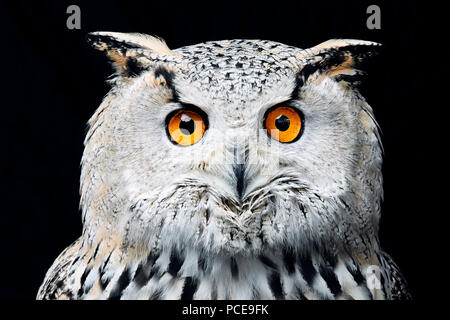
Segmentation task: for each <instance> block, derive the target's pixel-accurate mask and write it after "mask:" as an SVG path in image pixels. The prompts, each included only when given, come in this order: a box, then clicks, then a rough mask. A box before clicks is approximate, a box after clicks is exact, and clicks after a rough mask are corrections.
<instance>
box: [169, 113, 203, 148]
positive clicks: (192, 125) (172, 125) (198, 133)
mask: <svg viewBox="0 0 450 320" xmlns="http://www.w3.org/2000/svg"><path fill="white" fill-rule="evenodd" d="M167 121H168V123H167V133H168V135H169V137H170V139H171V141H172V142H174V143H176V144H179V145H182V146H190V145H193V144H194V143H196V142H198V141H199V140H200V139H201V138H202V137H203V135H204V133H205V130H206V115H204V114H202V112H200V111H199V112H197V111H195V110H191V109H182V110H178V111H176V112H175V113H173V114H171V115H169V117H168V118H167Z"/></svg>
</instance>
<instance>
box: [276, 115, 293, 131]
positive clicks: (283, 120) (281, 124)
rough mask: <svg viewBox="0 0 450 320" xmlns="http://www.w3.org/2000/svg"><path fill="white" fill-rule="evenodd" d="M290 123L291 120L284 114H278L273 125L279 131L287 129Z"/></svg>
mask: <svg viewBox="0 0 450 320" xmlns="http://www.w3.org/2000/svg"><path fill="white" fill-rule="evenodd" d="M290 125H291V121H290V120H289V118H288V117H286V116H285V115H281V116H278V117H277V118H276V119H275V127H277V129H278V130H280V131H286V130H287V129H289V126H290Z"/></svg>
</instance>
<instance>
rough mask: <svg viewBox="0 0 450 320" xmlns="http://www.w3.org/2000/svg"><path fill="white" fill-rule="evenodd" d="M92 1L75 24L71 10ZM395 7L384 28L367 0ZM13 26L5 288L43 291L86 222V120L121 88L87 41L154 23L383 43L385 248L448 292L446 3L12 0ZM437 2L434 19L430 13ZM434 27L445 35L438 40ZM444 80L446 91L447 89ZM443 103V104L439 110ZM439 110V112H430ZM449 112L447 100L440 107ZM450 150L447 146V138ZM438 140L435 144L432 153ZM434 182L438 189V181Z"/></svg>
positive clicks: (179, 42) (371, 70)
mask: <svg viewBox="0 0 450 320" xmlns="http://www.w3.org/2000/svg"><path fill="white" fill-rule="evenodd" d="M70 4H77V5H79V6H80V8H81V30H68V29H67V27H66V19H67V18H68V16H69V15H68V14H66V8H67V7H68V6H69V5H70ZM370 4H377V5H379V6H380V8H381V30H369V29H367V27H366V19H367V18H368V14H367V13H366V8H367V7H368V5H370ZM0 10H1V11H0V23H1V30H2V49H1V52H2V59H1V60H0V61H1V63H2V65H1V67H0V70H1V71H2V83H4V84H3V85H2V89H3V92H2V98H1V101H2V106H1V123H2V124H1V137H2V138H3V144H2V148H1V166H0V173H1V176H0V178H1V189H0V196H1V215H2V216H1V242H0V243H1V244H2V248H1V252H2V255H1V268H2V272H1V280H0V288H1V290H0V298H2V299H34V297H35V295H36V292H37V289H38V287H39V285H40V283H41V282H42V280H43V278H44V275H45V272H46V271H47V269H48V268H49V267H50V265H51V264H52V262H53V260H54V259H55V258H56V256H57V255H58V254H59V253H60V252H61V251H62V250H63V249H64V248H65V247H66V246H68V245H69V244H70V243H71V242H73V241H74V240H75V239H76V238H77V237H79V236H80V234H81V216H80V213H79V210H78V202H79V194H78V187H79V175H80V166H79V163H80V159H81V154H82V150H83V145H82V143H83V138H84V134H85V130H86V122H87V120H88V119H89V117H90V116H91V115H92V114H93V112H94V111H95V109H96V108H97V106H98V105H99V104H100V102H101V100H102V98H103V96H104V95H105V94H106V93H107V91H108V86H107V85H106V84H105V82H104V80H105V79H106V77H107V76H109V75H110V74H111V73H112V70H111V68H110V66H109V65H108V63H107V62H106V58H105V57H103V55H102V54H101V53H99V52H96V51H94V50H93V49H91V48H89V47H88V46H87V45H86V44H85V35H86V33H88V32H91V31H120V32H142V33H148V34H152V35H157V36H160V37H162V38H164V39H165V40H166V42H167V44H168V45H169V47H171V48H177V47H180V46H184V45H190V44H195V43H198V42H203V41H208V40H222V39H231V38H250V39H268V40H274V41H278V42H283V43H286V44H289V45H292V46H297V47H300V48H308V47H311V46H314V45H316V44H318V43H320V42H322V41H325V40H328V39H331V38H354V39H365V40H372V41H377V42H381V43H382V44H383V45H384V47H383V50H382V53H381V54H380V55H379V56H378V57H376V58H375V59H374V60H373V62H372V63H371V64H369V66H368V74H369V76H368V78H367V79H366V81H365V83H364V85H363V86H362V88H361V90H362V92H363V94H364V96H365V97H366V99H367V101H368V102H369V104H371V106H372V107H373V108H374V111H375V115H376V118H377V120H378V122H379V124H380V126H381V128H382V131H383V137H382V138H383V143H384V147H385V162H384V167H383V172H384V179H385V183H384V186H385V201H384V204H383V208H382V220H381V229H380V238H381V244H382V247H383V248H384V249H385V250H386V251H387V252H388V253H390V254H391V255H392V256H393V258H394V259H395V260H396V261H397V263H398V264H399V265H400V267H401V269H402V270H403V273H404V274H405V277H406V278H407V280H408V281H409V284H410V287H411V289H412V292H413V295H414V298H416V299H429V298H434V297H436V296H437V294H435V293H434V292H433V291H432V290H433V289H432V288H431V285H432V283H434V284H436V281H437V282H438V283H439V280H436V278H435V277H436V274H437V273H438V271H439V267H438V265H439V263H438V262H437V261H439V259H441V258H443V256H442V253H440V254H437V253H435V252H434V250H436V246H435V245H436V243H439V240H438V235H437V230H436V229H435V224H436V223H437V224H439V220H434V219H433V217H432V215H439V216H440V215H444V214H445V213H444V211H443V210H439V209H435V207H434V205H433V203H435V202H436V201H439V199H436V195H437V191H436V186H434V185H433V184H432V182H431V180H430V175H431V173H430V171H429V170H428V169H429V167H430V163H431V161H430V157H432V156H431V155H432V154H434V155H436V152H435V150H434V146H432V145H431V144H430V141H434V140H435V139H433V138H432V137H430V129H431V127H433V126H432V125H431V123H432V122H433V121H434V119H435V118H436V115H437V118H439V116H440V114H441V111H440V110H442V109H443V108H445V105H444V104H442V103H438V102H437V101H435V100H434V99H436V98H434V94H433V92H432V91H431V89H430V88H429V87H428V85H429V84H438V83H440V82H443V78H444V75H445V74H448V72H449V65H448V63H446V62H445V61H446V60H443V59H439V58H438V56H439V57H448V47H447V46H446V44H445V42H447V41H448V27H447V26H446V24H445V21H441V22H442V25H439V26H437V25H436V22H439V21H440V20H439V19H440V18H439V12H442V10H443V8H440V7H432V6H431V7H428V8H422V7H420V6H419V5H417V4H416V3H415V2H395V3H392V2H384V1H370V2H368V1H352V2H350V1H334V2H330V3H326V2H324V1H296V0H294V1H288V2H284V1H278V0H277V1H275V0H273V1H270V2H269V1H267V2H263V1H257V2H256V1H255V2H241V3H232V2H230V1H222V2H215V1H210V2H209V3H202V4H200V3H193V2H192V3H189V2H183V3H175V2H172V1H164V2H163V1H146V2H136V1H108V2H95V3H94V1H75V0H73V1H54V2H48V1H33V2H32V1H29V2H24V1H11V2H4V1H2V2H0ZM425 12H428V13H431V14H432V15H433V17H434V18H432V19H428V20H427V19H426V18H425ZM430 34H434V35H438V36H439V37H441V40H440V41H438V42H434V41H432V40H431V38H430ZM434 90H437V89H436V87H434ZM439 108H441V109H439ZM431 109H433V112H434V116H433V118H430V117H429V116H428V113H427V111H429V110H431ZM436 110H437V111H436ZM437 148H438V149H439V150H446V149H447V148H448V147H447V145H446V144H439V145H438V147H437ZM432 150H433V151H432ZM432 186H433V187H432Z"/></svg>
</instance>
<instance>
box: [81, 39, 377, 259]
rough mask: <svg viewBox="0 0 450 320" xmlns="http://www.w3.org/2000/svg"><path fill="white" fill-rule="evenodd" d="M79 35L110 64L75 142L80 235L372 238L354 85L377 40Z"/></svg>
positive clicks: (370, 139) (369, 122) (290, 241)
mask: <svg viewBox="0 0 450 320" xmlns="http://www.w3.org/2000/svg"><path fill="white" fill-rule="evenodd" d="M90 41H91V43H92V44H93V45H94V46H95V47H96V48H98V49H100V50H103V51H105V52H106V53H107V54H108V56H109V57H110V59H111V60H112V62H113V65H114V66H115V68H116V71H117V74H116V78H115V79H114V80H113V88H112V90H111V92H110V93H109V94H108V96H107V97H106V98H105V100H104V102H103V103H102V105H101V106H100V108H99V109H98V110H97V112H96V113H95V114H94V116H93V117H92V119H91V120H90V130H89V132H88V135H87V137H86V142H85V144H86V149H85V152H84V155H83V161H82V164H83V170H82V178H81V194H82V199H81V201H82V207H83V222H84V229H85V232H84V234H85V236H86V237H87V238H88V239H89V240H90V241H94V239H96V238H99V237H104V236H105V235H107V236H110V237H114V238H116V241H117V242H118V243H120V245H122V246H129V247H133V248H136V247H138V248H140V247H149V248H155V247H156V248H160V249H163V248H178V249H183V250H189V248H192V249H193V250H194V249H195V250H201V251H204V252H208V253H210V254H221V253H225V254H228V255H236V254H242V255H249V254H250V255H251V254H259V253H260V252H262V251H265V250H273V249H274V248H278V250H279V248H295V249H296V250H299V249H300V250H301V249H305V250H306V249H308V248H312V247H324V250H325V249H326V250H330V249H349V248H350V249H351V250H359V251H363V250H365V249H366V247H365V245H363V244H364V243H370V242H371V241H373V240H374V239H376V236H377V226H378V215H379V204H380V199H381V196H382V188H381V173H380V166H381V149H380V148H381V146H380V143H379V137H378V131H377V130H378V129H377V125H376V123H375V121H374V119H373V115H372V111H371V108H370V107H369V106H368V105H367V104H366V103H365V101H364V99H363V98H362V97H361V96H360V95H359V94H358V92H357V91H356V90H355V89H354V86H353V85H354V82H355V79H356V78H357V76H358V75H359V74H360V71H359V69H358V67H359V66H360V64H361V62H363V60H364V59H365V58H366V57H367V56H368V55H370V53H371V52H372V51H373V48H374V47H376V44H374V43H370V42H364V41H356V40H345V41H344V40H332V41H328V42H326V43H323V44H320V45H318V46H316V47H313V48H311V49H308V50H301V49H298V48H294V47H290V46H286V45H283V44H280V43H275V42H270V41H257V40H232V41H218V42H209V43H203V44H198V45H195V46H189V47H183V48H180V49H177V50H173V51H171V50H169V49H168V48H167V47H166V46H165V44H164V43H163V42H161V41H160V40H157V39H155V38H152V37H149V36H143V35H136V34H118V33H94V34H91V37H90ZM325 243H326V244H327V246H326V248H325V245H324V244H325ZM330 244H332V245H331V246H332V247H333V246H335V247H336V248H331V247H330Z"/></svg>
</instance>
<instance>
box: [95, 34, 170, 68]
mask: <svg viewBox="0 0 450 320" xmlns="http://www.w3.org/2000/svg"><path fill="white" fill-rule="evenodd" d="M87 42H88V43H89V44H90V45H91V46H92V47H94V48H95V49H97V50H100V51H104V52H106V54H107V55H108V57H109V58H110V59H111V61H112V63H113V65H114V67H115V69H116V70H117V72H118V73H119V74H120V75H122V76H125V77H135V76H137V75H139V74H140V72H142V71H143V70H145V69H147V68H148V67H149V65H150V64H151V61H150V58H149V57H150V55H152V54H156V55H160V56H176V54H175V53H174V52H173V51H171V50H170V49H169V48H168V47H167V45H166V43H165V42H164V40H162V39H159V38H156V37H152V36H149V35H146V34H139V33H120V32H92V33H89V34H88V35H87Z"/></svg>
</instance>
